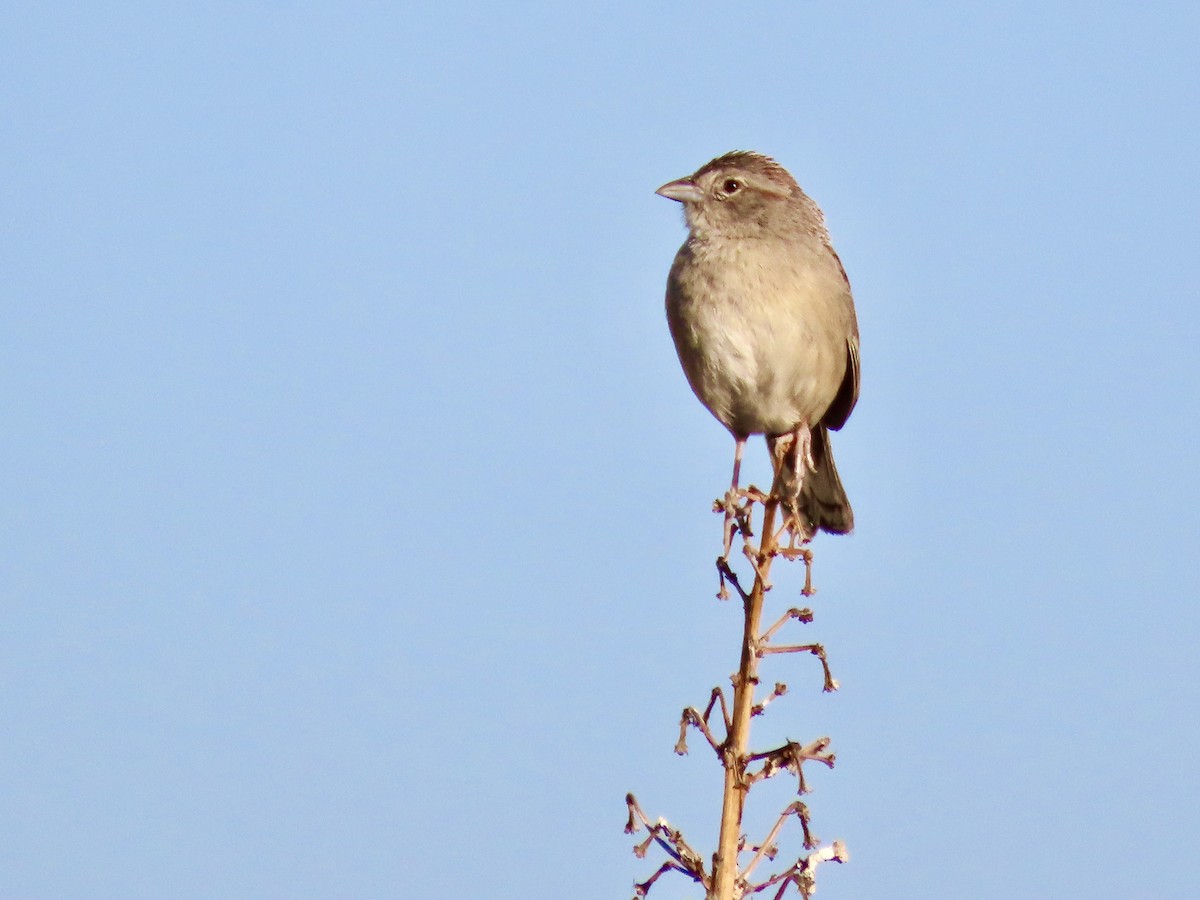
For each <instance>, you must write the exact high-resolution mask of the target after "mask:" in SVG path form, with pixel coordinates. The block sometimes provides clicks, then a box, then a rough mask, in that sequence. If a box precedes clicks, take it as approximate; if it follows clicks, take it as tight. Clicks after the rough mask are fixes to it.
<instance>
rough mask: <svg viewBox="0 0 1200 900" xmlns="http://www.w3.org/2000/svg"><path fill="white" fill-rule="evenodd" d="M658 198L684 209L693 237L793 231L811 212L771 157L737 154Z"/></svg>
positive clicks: (719, 160) (703, 169)
mask: <svg viewBox="0 0 1200 900" xmlns="http://www.w3.org/2000/svg"><path fill="white" fill-rule="evenodd" d="M655 193H657V194H660V195H662V196H663V197H667V198H669V199H671V200H678V201H679V202H680V203H682V204H683V212H684V216H685V217H686V219H687V224H688V229H689V230H690V231H691V232H692V234H693V235H697V236H705V235H719V236H733V237H753V236H756V235H762V234H768V233H773V232H778V231H780V230H784V229H787V228H788V227H789V226H792V225H794V224H795V223H796V221H797V219H798V217H800V216H802V214H803V213H804V212H806V211H807V209H808V207H809V206H811V201H809V200H808V198H807V197H806V196H805V194H804V192H803V191H801V190H800V186H799V185H798V184H796V180H795V179H794V178H792V176H791V175H790V174H788V171H787V169H785V168H784V167H783V166H781V165H779V163H777V162H775V160H773V159H771V158H770V157H769V156H763V155H762V154H761V153H752V152H749V151H746V150H735V151H733V152H732V153H726V154H725V155H724V156H718V157H717V158H716V159H714V160H712V161H711V162H708V163H705V164H704V165H703V166H701V167H700V168H699V169H697V170H696V172H695V173H694V174H692V175H688V176H687V177H686V178H680V179H678V180H676V181H671V182H668V183H667V184H664V185H663V186H662V187H660V188H659V189H658V190H657V191H655Z"/></svg>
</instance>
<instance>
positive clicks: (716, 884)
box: [708, 478, 780, 900]
mask: <svg viewBox="0 0 1200 900" xmlns="http://www.w3.org/2000/svg"><path fill="white" fill-rule="evenodd" d="M777 480H778V478H777ZM779 487H780V486H779V485H778V484H776V485H774V487H773V488H772V490H771V496H770V497H769V498H768V499H767V501H766V502H765V504H764V506H763V521H762V530H761V535H762V537H761V539H760V540H759V546H758V551H757V554H756V559H755V562H756V563H757V565H756V566H755V578H754V588H753V590H751V591H750V593H749V594H748V595H747V596H746V598H745V600H744V601H743V607H744V610H745V626H744V628H743V629H742V656H741V663H740V664H739V665H738V672H737V676H736V678H735V680H734V685H733V725H732V728H731V729H730V731H729V736H728V738H727V739H726V742H725V748H724V754H723V757H722V764H723V765H724V767H725V791H724V794H723V797H722V804H721V831H720V836H719V837H718V840H717V852H716V854H715V855H714V857H713V879H712V890H711V891H710V892H709V895H708V900H738V898H739V897H740V896H741V887H740V886H739V884H738V875H739V872H738V843H739V842H740V840H741V834H742V813H743V811H744V809H745V805H746V792H747V791H748V790H749V787H748V785H747V784H746V777H745V776H746V765H747V757H748V756H749V754H750V716H751V711H752V709H753V707H754V689H755V686H756V685H757V684H758V654H757V653H756V650H755V646H756V644H757V642H758V633H759V629H760V627H761V620H762V609H763V598H764V595H765V594H766V591H767V584H768V581H767V579H768V577H769V575H770V572H771V561H772V559H774V556H775V514H776V511H777V509H778V507H779V500H778V497H779Z"/></svg>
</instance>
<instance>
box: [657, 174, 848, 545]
mask: <svg viewBox="0 0 1200 900" xmlns="http://www.w3.org/2000/svg"><path fill="white" fill-rule="evenodd" d="M658 193H659V194H661V195H663V196H664V197H669V198H670V199H672V200H678V201H679V202H680V203H682V204H683V209H684V216H685V218H686V220H687V225H688V237H687V240H685V241H684V243H683V246H682V247H680V248H679V253H678V254H677V255H676V257H675V263H674V265H673V266H672V267H671V274H670V277H669V278H668V281H667V322H668V324H669V325H670V329H671V336H672V337H673V338H674V340H675V349H676V351H677V352H678V354H679V361H680V363H681V364H682V365H683V371H684V374H685V375H686V376H687V380H688V383H689V384H690V385H691V387H692V390H693V391H694V392H695V394H696V396H697V397H698V398H699V399H700V402H701V403H703V404H704V405H705V406H706V407H707V408H708V410H709V411H710V412H711V413H712V414H713V415H714V416H716V418H717V420H718V421H720V422H721V424H723V425H724V426H725V427H726V428H728V429H729V431H730V433H731V434H733V436H734V439H735V441H736V452H735V459H734V485H733V487H734V489H735V490H736V489H737V481H738V473H739V468H740V464H741V453H742V447H743V446H744V444H745V441H746V439H747V438H748V437H749V436H750V435H752V434H764V435H766V437H767V441H768V443H769V444H770V445H771V446H772V447H774V446H775V444H776V441H777V440H778V439H780V438H782V437H784V436H791V437H792V439H793V440H794V441H795V442H796V443H795V445H794V446H795V447H796V448H797V449H796V450H795V451H794V452H792V453H788V454H787V455H786V460H787V461H788V469H787V470H786V471H785V476H786V477H785V484H786V485H788V486H789V491H788V493H789V494H790V495H791V496H789V497H787V498H785V499H786V500H787V505H788V507H789V508H790V509H791V510H792V511H793V512H795V513H797V514H798V518H799V520H800V523H801V525H802V526H803V527H804V528H805V529H806V531H807V532H808V534H809V535H811V534H812V533H813V532H814V531H816V529H818V528H819V529H823V530H825V531H828V532H833V533H836V534H844V533H845V532H848V531H850V530H851V529H852V528H853V527H854V513H853V511H852V510H851V508H850V501H849V500H848V498H847V497H846V491H845V489H844V488H843V487H842V482H841V479H840V478H839V477H838V472H837V467H836V466H835V465H834V462H833V452H832V448H831V446H830V442H829V431H830V430H833V431H837V430H838V429H840V428H841V427H842V426H843V425H844V424H845V423H846V420H847V419H848V418H849V417H850V413H851V412H852V411H853V409H854V405H855V403H856V402H857V400H858V385H859V363H858V322H857V320H856V318H855V314H854V300H853V297H852V296H851V293H850V282H849V279H847V277H846V272H845V270H844V269H843V268H842V263H841V260H839V259H838V256H837V254H836V253H835V252H834V250H833V246H832V245H831V244H830V242H829V233H828V232H827V231H826V229H825V221H824V216H823V215H822V214H821V210H820V208H819V207H818V206H817V205H816V203H814V202H813V201H812V200H811V199H810V198H809V197H808V195H807V194H805V193H804V191H802V190H801V189H800V186H799V185H798V184H797V183H796V181H795V179H793V178H792V176H791V175H790V174H788V172H787V170H786V169H784V168H783V167H782V166H781V165H779V164H778V163H777V162H775V161H774V160H773V159H770V158H769V157H766V156H762V155H761V154H758V153H750V152H746V151H735V152H733V153H727V154H725V155H724V156H720V157H718V158H716V159H714V160H712V161H711V162H709V163H707V164H705V165H704V166H702V167H701V168H700V169H698V170H697V171H696V172H695V174H693V175H690V176H688V177H686V178H681V179H679V180H677V181H672V182H670V183H669V184H665V185H663V186H662V187H661V188H659V189H658ZM797 459H799V460H803V461H804V462H805V464H804V465H801V466H799V467H797V466H796V460H797Z"/></svg>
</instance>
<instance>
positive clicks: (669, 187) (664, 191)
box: [654, 178, 704, 203]
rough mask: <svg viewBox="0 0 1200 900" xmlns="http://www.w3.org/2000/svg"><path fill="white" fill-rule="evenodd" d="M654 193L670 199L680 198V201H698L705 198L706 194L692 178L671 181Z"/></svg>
mask: <svg viewBox="0 0 1200 900" xmlns="http://www.w3.org/2000/svg"><path fill="white" fill-rule="evenodd" d="M654 193H656V194H658V195H659V196H661V197H666V198H667V199H668V200H678V201H679V202H680V203H698V202H699V201H700V200H703V199H704V194H703V193H702V192H701V190H700V188H698V187H696V182H694V181H692V179H691V178H680V179H679V180H678V181H669V182H667V183H666V184H664V185H663V186H662V187H660V188H659V189H658V190H657V191H655V192H654Z"/></svg>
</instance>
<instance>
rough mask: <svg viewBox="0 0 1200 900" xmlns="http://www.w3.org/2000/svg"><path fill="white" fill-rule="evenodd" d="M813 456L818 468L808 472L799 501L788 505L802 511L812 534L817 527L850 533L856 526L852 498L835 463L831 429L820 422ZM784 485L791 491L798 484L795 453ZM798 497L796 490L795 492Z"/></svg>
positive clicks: (788, 461) (788, 459)
mask: <svg viewBox="0 0 1200 900" xmlns="http://www.w3.org/2000/svg"><path fill="white" fill-rule="evenodd" d="M812 458H813V463H814V464H815V465H816V471H808V472H805V473H804V481H803V482H802V484H801V486H800V495H799V497H797V498H796V500H794V501H791V502H788V503H787V504H786V505H787V506H788V507H789V508H792V505H793V503H794V504H795V507H794V509H795V510H796V512H797V513H798V514H799V517H800V521H801V524H803V525H804V527H805V530H806V531H807V532H808V533H809V534H816V532H817V529H820V530H822V531H827V532H829V533H830V534H848V533H849V532H850V531H851V530H853V528H854V510H852V509H851V508H850V498H848V497H847V496H846V489H845V488H844V487H842V479H841V478H839V477H838V470H837V466H836V465H835V464H834V462H833V448H832V447H831V446H830V444H829V429H828V428H826V427H825V426H824V425H818V426H816V427H815V428H813V430H812ZM784 465H785V466H787V469H786V470H785V471H784V479H783V484H784V486H785V488H786V489H788V493H792V491H793V489H792V486H793V485H795V484H796V480H797V479H796V471H795V454H793V453H788V454H787V455H786V456H785V457H784ZM792 495H793V496H795V494H794V493H792Z"/></svg>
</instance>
